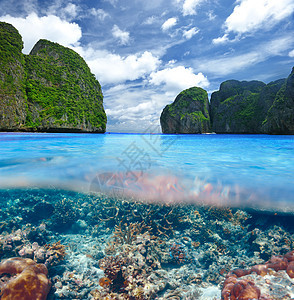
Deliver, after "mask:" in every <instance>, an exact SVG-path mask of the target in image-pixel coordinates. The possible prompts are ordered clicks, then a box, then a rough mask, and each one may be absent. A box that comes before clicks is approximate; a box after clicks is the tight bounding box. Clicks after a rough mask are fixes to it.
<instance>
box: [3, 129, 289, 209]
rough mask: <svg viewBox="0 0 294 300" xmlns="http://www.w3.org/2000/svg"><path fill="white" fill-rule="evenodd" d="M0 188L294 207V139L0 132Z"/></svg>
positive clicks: (265, 207) (280, 207)
mask: <svg viewBox="0 0 294 300" xmlns="http://www.w3.org/2000/svg"><path fill="white" fill-rule="evenodd" d="M0 153H1V157H0V188H7V187H27V186H41V187H58V188H60V187H61V188H67V189H71V190H77V191H81V192H88V191H94V192H96V191H99V190H100V189H103V190H107V191H108V192H113V191H120V192H124V193H127V194H128V195H130V196H134V197H137V198H140V199H143V200H146V201H152V202H154V201H156V202H158V201H163V202H181V201H183V202H201V203H202V202H204V203H208V204H211V203H213V204H219V205H233V206H245V207H246V206H249V207H253V208H262V209H267V208H269V209H276V210H288V211H289V210H291V211H293V210H294V184H293V183H294V182H293V174H294V137H293V136H268V135H161V134H144V135H143V134H141V135H140V134H103V135H97V134H60V133H1V134H0Z"/></svg>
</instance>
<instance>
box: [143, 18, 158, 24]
mask: <svg viewBox="0 0 294 300" xmlns="http://www.w3.org/2000/svg"><path fill="white" fill-rule="evenodd" d="M156 21H157V18H156V17H155V16H151V17H149V18H147V19H146V20H145V21H144V22H143V24H145V25H152V24H154V23H155V22H156Z"/></svg>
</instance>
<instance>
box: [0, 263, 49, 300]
mask: <svg viewBox="0 0 294 300" xmlns="http://www.w3.org/2000/svg"><path fill="white" fill-rule="evenodd" d="M14 275H16V276H14ZM47 275H48V271H47V268H46V266H45V265H43V264H37V263H36V262H34V261H33V260H31V259H29V258H19V257H13V258H9V259H6V260H4V261H2V262H1V264H0V276H1V285H0V287H1V293H0V296H1V299H3V300H15V299H21V300H32V299H34V300H46V298H47V295H48V293H49V290H50V287H51V284H50V281H49V279H48V278H47Z"/></svg>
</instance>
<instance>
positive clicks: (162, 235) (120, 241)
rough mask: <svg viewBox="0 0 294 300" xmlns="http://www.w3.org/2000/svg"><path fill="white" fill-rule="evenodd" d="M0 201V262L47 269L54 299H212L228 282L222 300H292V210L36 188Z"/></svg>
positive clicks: (15, 193) (293, 288)
mask: <svg viewBox="0 0 294 300" xmlns="http://www.w3.org/2000/svg"><path fill="white" fill-rule="evenodd" d="M5 197H6V198H5ZM0 199H9V200H8V201H4V200H3V201H1V202H0V209H1V212H3V214H0V222H3V223H1V224H5V225H3V227H2V230H1V233H0V254H1V257H2V258H9V257H15V256H20V257H22V258H26V259H33V260H34V261H35V262H36V263H44V264H45V265H46V267H47V268H48V271H49V274H50V279H51V281H52V285H53V288H52V293H54V297H55V299H56V300H59V299H85V300H86V299H88V300H90V299H91V300H94V299H136V300H143V299H158V300H160V299H162V300H163V299H199V300H200V299H201V300H204V299H205V300H208V299H210V300H212V299H220V297H221V289H222V288H224V284H223V283H224V282H226V284H225V288H226V291H227V292H226V294H225V295H226V297H228V299H232V298H229V297H231V296H232V295H234V297H236V295H237V294H238V295H239V296H238V297H239V298H240V295H246V294H247V295H249V294H251V295H252V294H253V295H254V297H255V296H256V295H258V290H260V299H262V297H267V298H268V299H291V297H292V296H291V295H294V285H293V280H294V278H293V276H294V252H293V251H291V250H292V249H294V228H293V226H291V220H292V217H293V216H292V215H291V214H288V215H287V214H284V215H281V216H279V215H277V216H276V215H275V214H274V213H272V214H271V213H263V212H256V211H244V210H240V209H236V208H229V207H216V206H213V207H211V206H210V207H209V206H201V205H198V206H193V205H157V204H146V203H139V202H136V201H132V199H127V198H125V197H123V196H114V195H110V196H107V195H104V194H91V195H89V194H87V195H83V194H79V193H73V192H67V191H56V190H55V191H54V192H53V191H50V190H39V189H34V190H21V191H17V190H14V191H13V192H10V194H7V192H5V193H4V192H3V194H2V193H1V191H0ZM44 207H47V208H48V209H49V208H50V209H51V208H52V207H53V208H54V210H53V212H52V213H51V215H50V216H48V214H46V213H42V214H41V216H37V215H36V214H39V213H40V212H42V209H43V208H44ZM61 210H62V211H63V212H64V213H63V214H61V213H60V211H61ZM16 220H18V221H17V222H16ZM29 220H32V223H29ZM66 220H68V222H69V224H68V226H66V225H64V223H66V222H67V221H66ZM56 221H58V223H56ZM273 221H274V222H273ZM54 223H55V224H58V226H54ZM248 266H252V267H248ZM2 278H3V280H4V281H5V280H6V279H4V278H6V277H5V276H4V275H3V276H2ZM9 278H10V277H9ZM228 278H231V279H230V280H231V281H230V282H229V283H230V284H231V285H230V286H229V284H227V282H228V281H229V280H228V281H227V279H228ZM292 278H293V279H292ZM234 285H236V287H235V288H234V291H233V286H234ZM281 286H283V287H284V288H281ZM254 293H255V294H254ZM256 293H257V294H256ZM242 297H243V296H242ZM244 297H246V296H244ZM283 297H284V298H283ZM292 298H293V297H292ZM240 299H241V298H240ZM245 299H246V298H245ZM247 299H248V298H247ZM263 299H265V298H263Z"/></svg>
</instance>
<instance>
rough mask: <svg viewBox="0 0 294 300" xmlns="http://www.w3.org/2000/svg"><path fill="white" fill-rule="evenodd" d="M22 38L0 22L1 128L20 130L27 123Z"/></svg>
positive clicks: (10, 26) (9, 26)
mask: <svg viewBox="0 0 294 300" xmlns="http://www.w3.org/2000/svg"><path fill="white" fill-rule="evenodd" d="M22 48H23V42H22V38H21V36H20V35H19V33H18V31H17V30H16V29H15V28H14V27H13V26H12V25H10V24H7V23H3V22H0V129H2V130H9V129H12V130H18V129H19V128H21V127H22V126H23V125H24V124H25V119H26V93H25V79H26V72H25V68H24V66H25V63H24V57H23V55H22V53H21V50H22Z"/></svg>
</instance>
